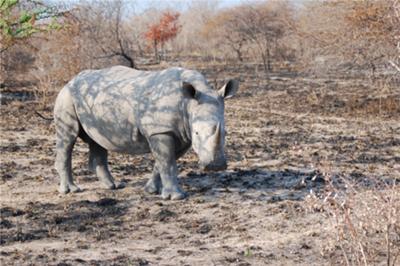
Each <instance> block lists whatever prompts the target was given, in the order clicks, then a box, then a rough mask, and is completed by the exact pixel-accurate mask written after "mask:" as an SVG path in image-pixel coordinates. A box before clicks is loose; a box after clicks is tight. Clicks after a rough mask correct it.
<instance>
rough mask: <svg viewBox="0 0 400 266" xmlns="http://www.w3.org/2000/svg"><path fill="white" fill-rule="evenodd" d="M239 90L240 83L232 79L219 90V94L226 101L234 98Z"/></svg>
mask: <svg viewBox="0 0 400 266" xmlns="http://www.w3.org/2000/svg"><path fill="white" fill-rule="evenodd" d="M238 89H239V81H237V80H234V79H231V80H229V81H228V83H226V84H225V85H224V86H222V88H221V89H219V91H218V94H219V95H221V96H222V97H223V98H225V99H229V98H231V97H233V96H234V95H235V94H236V92H237V91H238Z"/></svg>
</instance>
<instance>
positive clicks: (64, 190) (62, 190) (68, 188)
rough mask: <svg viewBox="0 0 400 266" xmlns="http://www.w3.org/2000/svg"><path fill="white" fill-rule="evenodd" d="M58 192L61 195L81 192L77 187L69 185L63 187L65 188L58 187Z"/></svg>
mask: <svg viewBox="0 0 400 266" xmlns="http://www.w3.org/2000/svg"><path fill="white" fill-rule="evenodd" d="M58 191H59V192H60V193H61V194H67V193H69V192H72V193H77V192H81V191H82V190H81V189H80V188H79V187H78V186H77V185H74V184H69V185H65V186H60V188H59V190H58Z"/></svg>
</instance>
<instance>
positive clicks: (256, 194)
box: [180, 169, 325, 201]
mask: <svg viewBox="0 0 400 266" xmlns="http://www.w3.org/2000/svg"><path fill="white" fill-rule="evenodd" d="M180 180H181V183H182V185H183V186H184V187H185V188H186V189H187V190H188V191H189V192H190V193H191V194H193V195H192V196H197V195H205V196H213V195H214V196H215V195H223V194H230V193H238V194H240V195H242V196H243V197H245V198H250V199H257V200H261V201H281V200H286V199H289V200H303V199H304V197H305V196H306V195H307V194H309V192H310V190H311V189H312V190H313V191H316V192H318V191H321V190H322V189H323V188H324V186H325V180H324V178H323V176H322V175H321V173H319V172H318V171H309V172H307V173H305V172H299V171H295V170H288V169H287V170H282V171H268V170H265V169H248V170H247V169H234V170H232V171H226V172H221V173H198V172H194V171H191V172H189V173H188V174H187V177H186V178H185V177H184V178H181V179H180Z"/></svg>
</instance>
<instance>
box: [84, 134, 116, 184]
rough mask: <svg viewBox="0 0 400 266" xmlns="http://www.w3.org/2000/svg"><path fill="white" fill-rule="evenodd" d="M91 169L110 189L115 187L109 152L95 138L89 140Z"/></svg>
mask: <svg viewBox="0 0 400 266" xmlns="http://www.w3.org/2000/svg"><path fill="white" fill-rule="evenodd" d="M89 169H91V170H92V171H94V172H96V176H97V177H98V178H99V180H100V181H101V182H102V183H103V185H104V186H105V187H106V188H108V189H115V188H116V186H115V182H114V178H113V177H112V175H111V173H110V171H109V169H108V152H107V150H106V149H104V148H103V147H101V146H100V145H99V144H97V143H96V142H94V141H93V140H90V141H89Z"/></svg>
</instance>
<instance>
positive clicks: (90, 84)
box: [54, 66, 238, 199]
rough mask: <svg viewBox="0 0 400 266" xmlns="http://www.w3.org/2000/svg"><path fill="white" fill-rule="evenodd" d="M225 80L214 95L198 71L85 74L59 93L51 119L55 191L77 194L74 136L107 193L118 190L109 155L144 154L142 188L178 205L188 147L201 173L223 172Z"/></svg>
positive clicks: (233, 84) (231, 89) (232, 88)
mask: <svg viewBox="0 0 400 266" xmlns="http://www.w3.org/2000/svg"><path fill="white" fill-rule="evenodd" d="M237 89H238V82H237V81H234V80H231V81H229V82H228V83H227V84H226V85H225V86H223V87H222V88H221V89H220V90H219V91H215V90H212V89H211V88H210V86H209V85H208V83H207V81H206V80H205V78H204V77H203V76H202V75H201V74H200V73H198V72H196V71H192V70H186V69H183V68H169V69H166V70H163V71H159V72H150V71H138V70H134V69H131V68H127V67H123V66H115V67H111V68H107V69H101V70H86V71H83V72H81V73H80V74H78V75H77V76H76V77H75V78H74V79H73V80H71V81H70V82H69V83H68V84H67V85H66V86H65V87H64V88H63V89H62V90H61V92H60V93H59V95H58V97H57V100H56V103H55V107H54V118H55V127H56V136H57V141H56V150H57V155H56V162H55V167H56V169H57V171H58V173H59V175H60V179H61V181H60V192H61V193H68V192H77V191H79V190H80V189H79V187H78V186H76V185H75V184H74V182H73V178H72V172H71V152H72V149H73V146H74V144H75V141H76V139H77V138H78V137H80V138H82V139H83V141H85V142H86V143H88V144H89V168H90V169H91V170H93V171H95V172H96V175H97V177H98V178H99V179H100V180H101V181H102V183H103V184H105V186H106V187H107V188H109V189H114V188H115V187H116V185H115V182H114V179H113V177H112V175H111V174H110V171H109V170H108V163H107V152H108V151H114V152H122V153H129V154H144V153H148V152H151V153H152V154H153V156H154V159H155V166H154V169H153V173H152V175H151V177H150V178H149V181H148V182H147V184H146V186H145V191H147V192H149V193H161V196H162V198H164V199H182V198H184V197H185V193H184V192H183V191H182V189H181V188H180V187H179V185H178V180H177V165H176V160H177V159H178V158H179V157H180V156H182V155H183V154H184V153H185V152H186V151H187V150H188V149H189V148H190V146H193V149H194V151H195V152H196V153H197V155H198V157H199V164H200V166H201V168H202V169H204V170H222V169H226V158H225V154H224V138H225V131H224V128H225V124H224V98H229V97H231V96H233V95H234V94H235V93H236V91H237Z"/></svg>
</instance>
